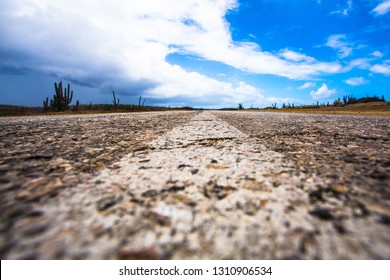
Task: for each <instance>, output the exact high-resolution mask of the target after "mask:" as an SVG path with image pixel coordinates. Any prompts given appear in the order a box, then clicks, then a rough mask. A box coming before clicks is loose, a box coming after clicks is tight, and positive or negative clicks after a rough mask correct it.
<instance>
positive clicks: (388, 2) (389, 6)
mask: <svg viewBox="0 0 390 280" xmlns="http://www.w3.org/2000/svg"><path fill="white" fill-rule="evenodd" d="M389 11H390V0H384V1H382V3H380V4H379V5H378V6H376V7H375V9H373V10H372V12H373V13H374V14H375V15H378V16H381V15H384V14H387V13H388V12H389Z"/></svg>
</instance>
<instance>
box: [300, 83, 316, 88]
mask: <svg viewBox="0 0 390 280" xmlns="http://www.w3.org/2000/svg"><path fill="white" fill-rule="evenodd" d="M315 86H316V83H313V82H306V83H304V84H303V85H301V86H300V87H298V89H307V88H310V87H315Z"/></svg>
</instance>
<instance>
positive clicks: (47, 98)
mask: <svg viewBox="0 0 390 280" xmlns="http://www.w3.org/2000/svg"><path fill="white" fill-rule="evenodd" d="M43 111H44V112H47V111H49V97H46V100H43Z"/></svg>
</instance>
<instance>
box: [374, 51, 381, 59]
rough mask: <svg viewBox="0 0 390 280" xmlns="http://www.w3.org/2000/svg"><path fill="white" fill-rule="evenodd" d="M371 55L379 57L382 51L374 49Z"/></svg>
mask: <svg viewBox="0 0 390 280" xmlns="http://www.w3.org/2000/svg"><path fill="white" fill-rule="evenodd" d="M371 55H372V56H375V57H379V58H381V57H383V53H381V52H380V51H374V52H373V53H372V54H371Z"/></svg>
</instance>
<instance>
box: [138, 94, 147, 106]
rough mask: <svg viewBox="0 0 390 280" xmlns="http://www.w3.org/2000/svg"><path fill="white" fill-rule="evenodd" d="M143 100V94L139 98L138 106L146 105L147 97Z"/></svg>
mask: <svg viewBox="0 0 390 280" xmlns="http://www.w3.org/2000/svg"><path fill="white" fill-rule="evenodd" d="M141 101H142V95H140V96H139V99H138V107H140V108H141V107H143V106H144V105H145V101H146V99H144V101H143V102H142V104H141Z"/></svg>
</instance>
